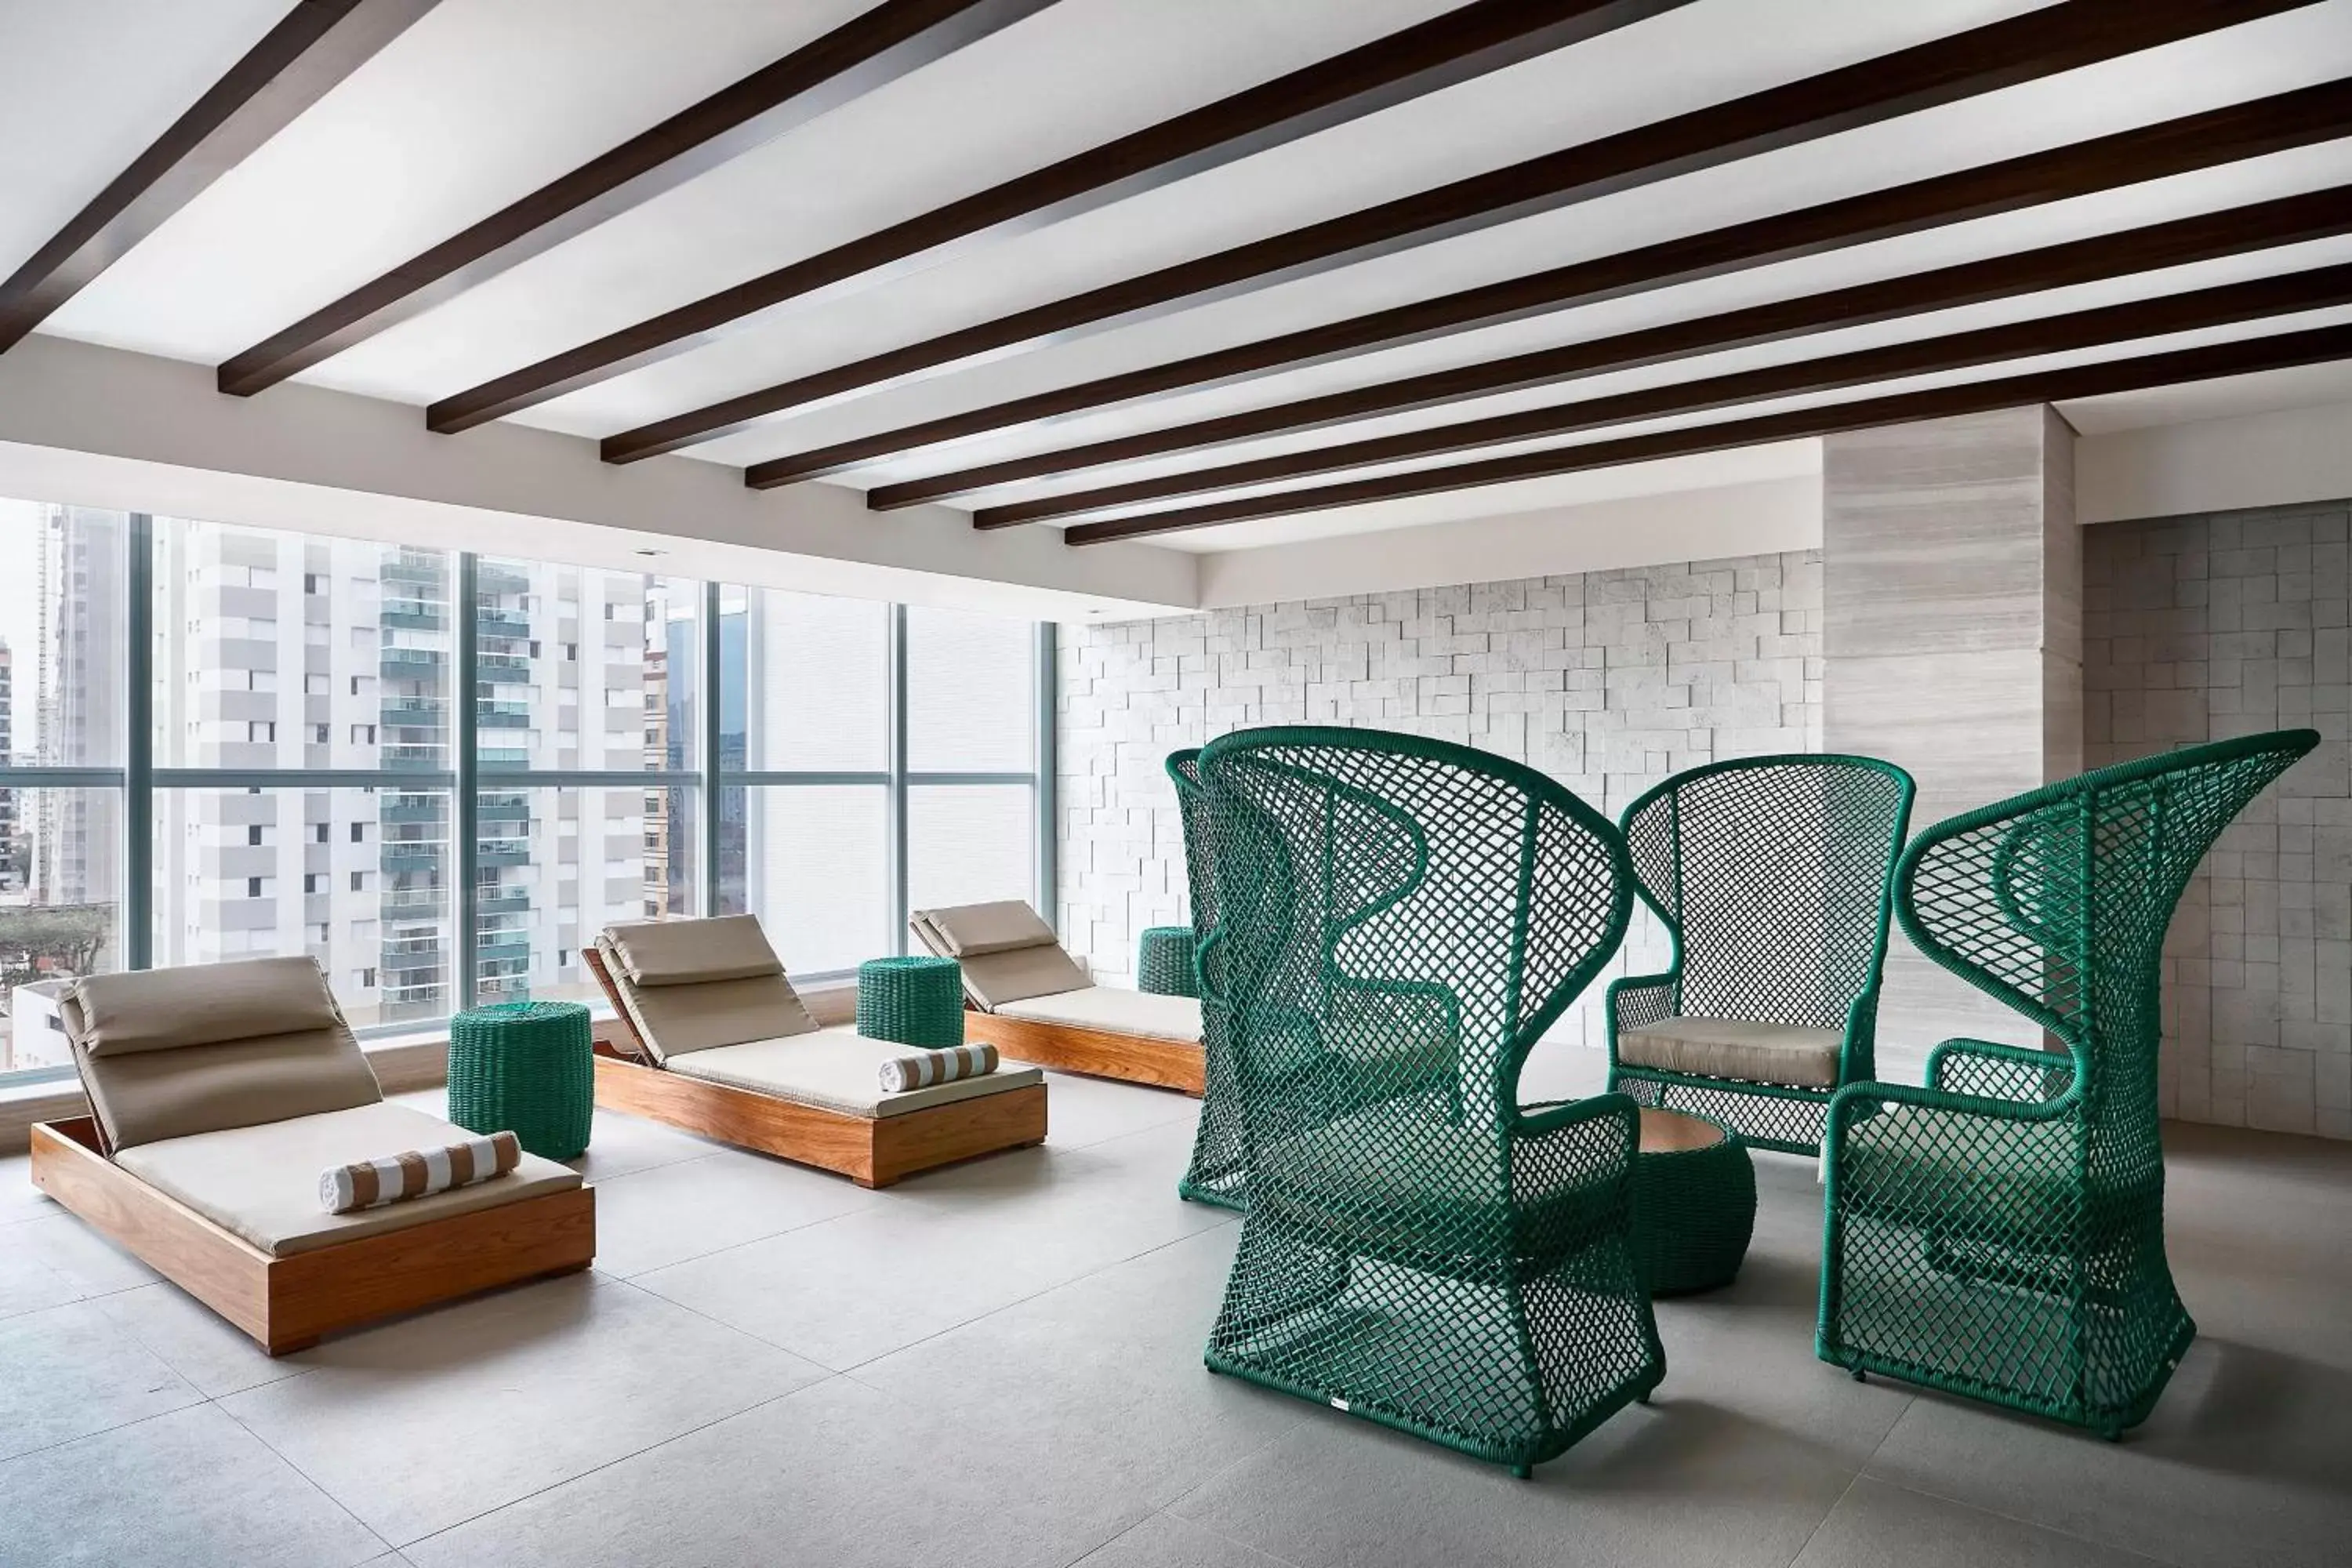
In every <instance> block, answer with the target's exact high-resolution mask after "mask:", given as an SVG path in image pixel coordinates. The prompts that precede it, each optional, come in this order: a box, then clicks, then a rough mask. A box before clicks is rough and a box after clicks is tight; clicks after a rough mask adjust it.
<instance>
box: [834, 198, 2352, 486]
mask: <svg viewBox="0 0 2352 1568" xmlns="http://www.w3.org/2000/svg"><path fill="white" fill-rule="evenodd" d="M2343 234H2352V185H2338V186H2336V187H2334V188H2332V189H2329V190H2325V191H2314V192H2311V193H2309V194H2308V195H2299V196H2284V197H2281V198H2279V199H2278V200H2276V201H2269V202H2257V203H2254V204H2252V205H2247V206H2243V207H2233V208H2231V209H2229V210H2227V211H2224V212H2216V213H2200V214H2199V215H2198V216H2195V217H2187V218H2179V219H2176V220H2174V221H2173V222H2170V223H2159V224H2150V225H2148V226H2146V227H2144V228H2137V229H2128V230H2126V231H2125V232H2123V233H2120V234H2103V235H2099V236H2097V237H2095V238H2091V239H2078V240H2071V241H2068V242H2067V243H2065V244H2062V245H2051V246H2043V247H2040V248H2038V249H2034V250H2020V251H2013V252H2011V253H2010V254H2009V255H2006V256H1995V257H1990V258H1987V259H1985V260H1982V261H1968V262H1962V263H1959V264H1958V265H1957V266H1952V267H1939V268H1933V269H1931V270H1929V271H1926V272H1914V273H1907V274H1906V275H1904V276H1902V277H1898V278H1888V279H1881V280H1880V281H1878V282H1875V283H1865V284H1860V285H1857V286H1855V287H1853V288H1849V289H1829V290H1826V291H1824V292H1822V293H1818V294H1806V295H1802V296H1800V297H1798V298H1795V299H1790V300H1773V301H1771V302H1770V303H1769V304H1763V305H1755V306H1750V307H1748V309H1746V310H1726V311H1724V312H1722V313H1720V314H1718V315H1713V316H1699V317H1696V318H1694V319H1692V320H1689V321H1671V322H1668V323H1666V324H1665V325H1663V326H1657V327H1648V328H1643V329H1642V330H1640V331H1630V332H1618V333H1614V334H1612V335H1611V336H1608V337H1601V338H1592V339H1588V340H1586V341H1584V342H1575V343H1570V344H1567V345H1565V346H1564V347H1560V348H1552V349H1538V350H1536V351H1534V352H1533V353H1523V354H1512V355H1509V356H1507V357H1505V358H1502V359H1496V360H1489V361H1486V363H1481V364H1472V365H1463V366H1460V367H1457V368H1454V369H1450V370H1441V371H1432V372H1429V373H1428V374H1423V375H1413V376H1406V377H1403V378H1402V379H1401V380H1397V381H1388V382H1381V383H1378V384H1373V385H1370V386H1361V387H1351V388H1349V390H1347V391H1345V392H1335V393H1327V394H1325V395H1322V396H1320V397H1309V398H1302V399H1300V400H1298V401H1297V402H1295V403H1278V404H1274V405H1269V406H1267V407H1265V408H1254V409H1249V410H1246V411H1244V412H1242V413H1239V414H1229V415H1224V416H1220V417H1218V418H1214V419H1200V420H1195V421H1193V422H1192V423H1191V424H1186V425H1174V426H1167V427H1165V428H1162V429H1159V430H1146V431H1141V432H1139V433H1137V434H1135V435H1131V436H1115V437H1109V438H1108V439H1106V440H1101V441H1092V442H1088V443H1086V444H1085V445H1082V446H1076V447H1060V448H1058V449H1056V450H1053V451H1046V452H1035V453H1032V454H1030V455H1028V456H1026V457H1020V458H1006V459H1004V460H1003V461H1002V462H996V463H987V464H982V465H981V466H979V467H976V468H960V469H957V470H955V471H953V472H951V473H943V474H935V475H932V476H930V477H929V478H927V479H909V480H907V481H906V482H904V483H901V484H895V485H884V486H881V487H879V488H878V489H873V490H870V491H868V492H867V493H866V505H868V506H870V507H872V508H873V509H874V510H877V511H895V510H898V509H899V508H902V507H909V506H920V505H923V504H925V503H928V502H931V501H939V500H948V499H950V498H951V497H954V496H961V495H969V494H971V492H973V491H975V490H982V489H992V488H994V487H996V486H1000V485H1008V484H1017V483H1020V482H1022V481H1024V480H1031V479H1055V478H1058V477H1060V476H1063V475H1066V474H1072V473H1076V472H1079V471H1082V470H1084V469H1087V468H1101V467H1104V466H1106V465H1108V464H1113V463H1129V462H1134V461H1137V460H1139V459H1141V458H1154V457H1161V456H1165V455H1167V454H1169V453H1171V452H1183V451H1192V450H1197V449H1200V448H1202V447H1213V446H1220V445H1223V444H1225V443H1227V442H1233V441H1242V440H1248V439H1251V438H1254V437H1263V436H1272V435H1287V434H1297V433H1299V432H1303V431H1308V430H1319V429H1327V428H1329V427H1331V426H1336V425H1342V424H1347V423H1349V422H1352V421H1355V420H1360V419H1368V418H1372V417H1376V416H1382V415H1394V414H1409V413H1418V412H1421V411H1423V410H1425V409H1431V408H1440V407H1444V406H1447V405H1453V404H1457V403H1462V402H1465V401H1468V400H1470V399H1473V398H1479V397H1491V396H1494V395H1497V394H1501V393H1507V392H1525V391H1528V390H1530V389H1533V388H1536V387H1542V386H1556V385H1559V384H1563V383H1567V382H1573V381H1577V380H1580V379H1582V378H1584V377H1587V376H1591V375H1595V374H1600V373H1601V372H1604V371H1622V370H1634V369H1639V368H1641V367H1643V366H1645V365H1654V364H1665V363H1673V362H1675V361H1677V360H1684V359H1689V358H1691V357H1693V356H1696V355H1700V354H1711V353H1723V352H1725V351H1727V350H1730V349H1740V348H1753V347H1756V346H1758V345H1760V344H1764V343H1774V342H1787V341H1789V340H1790V339H1792V338H1798V337H1803V336H1808V335H1811V334H1813V333H1818V332H1826V331H1838V330H1842V329H1844V328H1851V327H1861V326H1869V325H1872V324H1874V323H1877V322H1882V321H1899V320H1902V319H1904V318H1906V317H1911V316H1924V315H1927V314H1930V313H1932V312H1934V311H1937V310H1955V309H1958V308H1959V307H1961V306H1965V305H1979V304H1984V303H1986V302H1988V301H1990V300H2008V299H2015V298H2018V297H2019V296H2021V295H2027V294H2033V293H2039V292H2042V290H2045V289H2062V288H2067V287H2070V286H2073V285H2076V284H2083V283H2094V282H2101V281H2105V280H2107V279H2116V278H2124V277H2128V276H2131V275H2133V274H2136V273H2142V272H2153V271H2156V270H2158V269H2159V268H2168V267H2180V266H2186V265H2188V264H2189V263H2191V262H2197V261H2210V260H2212V259H2214V258H2218V257H2225V256H2242V255H2246V254H2248V253H2250V252H2253V251H2259V250H2265V249H2268V248H2270V247H2273V246H2281V245H2294V244H2297V243H2300V242H2302V241H2305V240H2312V239H2322V238H2326V237H2331V236H2336V235H2343ZM1168 493H1171V494H1175V493H1181V491H1170V492H1168Z"/></svg>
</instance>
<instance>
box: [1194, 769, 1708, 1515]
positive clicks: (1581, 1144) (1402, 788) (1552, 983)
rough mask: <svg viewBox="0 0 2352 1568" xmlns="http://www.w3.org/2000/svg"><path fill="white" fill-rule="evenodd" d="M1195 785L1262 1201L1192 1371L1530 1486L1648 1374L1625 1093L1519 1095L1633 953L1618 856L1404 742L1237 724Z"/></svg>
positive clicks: (1590, 836) (1499, 781)
mask: <svg viewBox="0 0 2352 1568" xmlns="http://www.w3.org/2000/svg"><path fill="white" fill-rule="evenodd" d="M1198 766H1199V772H1200V776H1201V778H1202V782H1203V783H1204V784H1205V785H1206V789H1207V811H1206V813H1205V817H1206V821H1207V826H1208V828H1209V842H1208V845H1207V847H1208V850H1209V861H1210V868H1211V871H1212V874H1213V877H1214V879H1215V883H1216V914H1217V927H1216V931H1215V933H1214V936H1213V942H1212V944H1211V956H1210V958H1209V960H1208V961H1207V962H1206V963H1204V964H1203V970H1204V973H1207V974H1208V975H1209V976H1210V978H1211V979H1212V981H1213V987H1212V988H1213V989H1214V990H1215V991H1217V992H1218V994H1220V996H1221V998H1222V1005H1223V1007H1224V1008H1225V1009H1226V1025H1225V1026H1226V1028H1227V1030H1228V1034H1227V1035H1226V1037H1225V1039H1224V1045H1225V1046H1226V1047H1227V1050H1226V1053H1225V1054H1226V1068H1227V1072H1228V1075H1229V1076H1228V1078H1227V1079H1226V1086H1225V1087H1226V1088H1227V1089H1229V1091H1230V1093H1231V1096H1232V1104H1233V1106H1234V1109H1235V1110H1237V1111H1238V1113H1239V1119H1240V1122H1241V1127H1242V1139H1243V1142H1244V1145H1245V1149H1246V1163H1247V1172H1248V1195H1249V1217H1248V1219H1247V1220H1246V1221H1245V1222H1244V1225H1243V1227H1242V1236H1241V1242H1240V1247H1239V1250H1238V1253H1237V1255H1236V1257H1235V1258H1234V1268H1233V1273H1232V1276H1231V1279H1230V1280H1229V1281H1228V1283H1227V1286H1226V1289H1225V1297H1224V1301H1223V1307H1222V1309H1221V1310H1220V1311H1219V1313H1218V1316H1217V1321H1216V1326H1215V1328H1214V1329H1213V1331H1212V1332H1211V1335H1210V1339H1209V1344H1208V1349H1207V1353H1206V1358H1205V1359H1206V1361H1207V1363H1208V1365H1209V1366H1210V1368H1211V1369H1212V1370H1213V1371H1217V1372H1223V1373H1233V1374H1235V1375H1238V1376H1241V1377H1245V1378H1248V1379H1251V1380H1252V1381H1254V1382H1257V1383H1260V1384H1265V1385H1266V1386H1268V1387H1272V1388H1276V1389H1282V1390H1285V1391H1287V1392H1289V1393H1292V1394H1299V1395H1302V1396H1304V1397H1306V1398H1309V1399H1313V1400H1315V1401H1317V1402H1318V1403H1319V1404H1328V1405H1333V1406H1336V1407H1337V1408H1339V1409H1341V1410H1347V1411H1349V1412H1352V1413H1353V1414H1355V1415H1360V1416H1363V1417H1366V1418H1368V1419H1370V1420H1373V1421H1378V1422H1381V1423H1383V1424H1385V1425H1388V1426H1395V1427H1398V1428H1401V1429H1402V1430H1404V1431H1407V1432H1412V1433H1415V1434H1418V1435H1419V1436H1423V1437H1427V1438H1431V1439H1433V1440H1434V1441H1436V1442H1439V1443H1443V1444H1445V1445H1447V1446H1449V1447H1454V1448H1457V1449H1460V1450H1461V1451H1463V1452H1465V1453H1467V1454H1471V1455H1475V1456H1476V1457H1478V1458H1485V1459H1489V1460H1493V1461H1496V1462H1498V1463H1502V1464H1507V1465H1509V1466H1511V1467H1513V1468H1514V1469H1516V1470H1517V1471H1518V1472H1519V1473H1520V1474H1523V1475H1524V1474H1526V1473H1527V1470H1528V1467H1529V1466H1531V1465H1534V1464H1536V1463H1538V1462H1539V1461H1541V1460H1544V1459H1547V1458H1551V1457H1552V1456H1554V1455H1557V1454H1559V1453H1560V1452H1561V1451H1563V1450H1564V1449H1566V1448H1567V1447H1569V1446H1570V1444H1572V1443H1574V1442H1575V1441H1576V1440H1577V1439H1578V1438H1579V1437H1580V1436H1583V1435H1584V1434H1585V1433H1586V1432H1588V1431H1590V1430H1591V1429H1592V1428H1593V1427H1594V1426H1598V1425H1600V1423H1601V1422H1602V1421H1604V1420H1606V1419H1607V1418H1608V1417H1609V1416H1610V1415H1612V1414H1613V1413H1614V1412H1616V1411H1617V1410H1618V1409H1620V1408H1622V1406H1623V1405H1626V1404H1627V1403H1629V1402H1631V1401H1633V1400H1635V1399H1640V1398H1646V1397H1647V1396H1648V1394H1649V1393H1650V1391H1651V1390H1652V1389H1653V1388H1654V1387H1655V1386H1656V1384H1657V1383H1658V1381H1659V1379H1660V1378H1662V1377H1663V1376H1664V1373H1665V1358H1664V1352H1663V1351H1662V1350H1661V1349H1660V1347H1659V1344H1658V1336H1657V1329H1656V1325H1655V1323H1654V1321H1653V1319H1652V1316H1651V1310H1650V1302H1649V1298H1648V1295H1647V1293H1646V1292H1645V1291H1644V1290H1643V1286H1642V1282H1641V1279H1640V1276H1639V1272H1638V1266H1637V1264H1636V1261H1635V1257H1634V1252H1633V1237H1632V1213H1631V1207H1632V1201H1633V1197H1632V1171H1633V1154H1634V1149H1635V1145H1636V1142H1637V1138H1638V1131H1637V1126H1636V1117H1637V1111H1636V1109H1635V1107H1634V1105H1633V1101H1632V1100H1629V1099H1627V1098H1626V1097H1624V1096H1622V1095H1613V1094H1608V1095H1600V1096H1596V1097H1595V1098H1593V1099H1591V1100H1584V1101H1581V1102H1579V1103H1570V1104H1553V1105H1541V1106H1522V1105H1520V1104H1519V1102H1518V1081H1519V1069H1520V1066H1521V1064H1522V1063H1523V1062H1524V1061H1525V1060H1526V1058H1527V1055H1528V1049H1529V1047H1532V1046H1533V1045H1534V1044H1535V1042H1536V1041H1537V1040H1538V1039H1539V1038H1540V1037H1542V1035H1543V1033H1544V1031H1545V1029H1546V1028H1547V1027H1549V1026H1550V1025H1551V1024H1552V1023H1553V1022H1554V1021H1555V1020H1557V1019H1558V1018H1559V1016H1560V1015H1561V1013H1562V1012H1563V1011H1564V1010H1565V1009H1566V1008H1567V1007H1568V1005H1570V1003H1571V1002H1572V1001H1574V1000H1575V998H1576V996H1577V995H1578V994H1579V993H1580V992H1581V991H1582V990H1583V989H1584V987H1585V985H1586V984H1588V983H1589V982H1590V981H1591V978H1592V976H1593V974H1594V973H1597V972H1598V971H1599V970H1600V968H1601V965H1602V964H1603V963H1605V962H1606V961H1607V960H1608V958H1609V956H1610V955H1611V954H1612V952H1614V951H1615V950H1616V948H1617V945H1618V943H1619V942H1621V941H1622V939H1623V936H1624V931H1625V923H1626V920H1627V917H1628V915H1629V913H1630V910H1631V903H1632V892H1631V887H1630V882H1631V879H1630V877H1629V876H1628V874H1627V867H1626V862H1625V848H1624V842H1623V840H1622V838H1621V837H1619V835H1618V833H1617V830H1616V828H1615V827H1614V826H1612V824H1611V823H1610V822H1609V821H1608V819H1607V818H1605V817H1603V816H1600V815H1598V814H1597V813H1595V812H1594V811H1592V810H1591V808H1590V807H1589V806H1587V805H1585V804H1584V803H1583V802H1581V801H1580V800H1578V799H1577V798H1576V797H1575V796H1574V795H1570V794H1569V793H1568V792H1567V791H1566V790H1564V789H1562V788H1561V787H1560V786H1559V785H1558V784H1554V783H1553V782H1552V781H1551V780H1549V779H1548V778H1545V777H1544V776H1542V775H1541V774H1539V773H1535V772H1533V771H1532V770H1530V769H1528V768H1525V767H1522V766H1520V765H1518V764H1517V763H1509V762H1506V761H1504V760H1503V759H1501V758H1498V757H1493V756H1489V755H1486V754H1485V753H1483V752H1475V751H1471V750H1469V749H1467V748H1465V747H1461V746H1453V745H1446V744H1443V743H1440V742H1433V741H1424V740H1421V739H1417V738H1414V737H1411V736H1403V735H1390V734H1383V733H1381V732H1379V731H1360V730H1341V729H1304V728H1303V729H1272V730H1257V731H1244V732H1242V733H1239V734H1235V735H1230V736H1227V737H1225V738H1223V739H1222V740H1219V741H1217V742H1213V743H1212V744H1211V745H1210V746H1209V747H1207V748H1206V749H1205V750H1204V751H1203V752H1202V755H1201V758H1200V760H1199V764H1198ZM1440 1062H1442V1063H1446V1064H1450V1070H1447V1071H1444V1072H1443V1073H1439V1072H1436V1071H1434V1070H1433V1063H1440Z"/></svg>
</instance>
